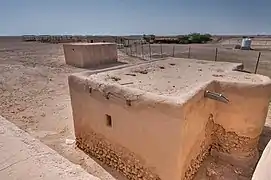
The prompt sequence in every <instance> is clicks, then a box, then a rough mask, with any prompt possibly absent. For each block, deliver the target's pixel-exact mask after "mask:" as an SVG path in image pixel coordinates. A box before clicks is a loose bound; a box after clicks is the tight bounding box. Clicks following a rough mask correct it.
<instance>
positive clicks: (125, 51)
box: [124, 45, 128, 55]
mask: <svg viewBox="0 0 271 180" xmlns="http://www.w3.org/2000/svg"><path fill="white" fill-rule="evenodd" d="M124 48H125V53H126V54H127V55H128V51H127V45H125V47H124Z"/></svg>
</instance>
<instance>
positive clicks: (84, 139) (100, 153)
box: [76, 130, 160, 180]
mask: <svg viewBox="0 0 271 180" xmlns="http://www.w3.org/2000/svg"><path fill="white" fill-rule="evenodd" d="M76 145H77V146H78V147H79V148H80V149H82V150H83V151H84V152H86V153H87V154H89V155H90V156H93V157H95V158H97V159H99V160H100V161H101V162H103V163H104V164H106V165H108V166H110V167H112V168H114V169H115V170H117V171H118V172H121V173H122V174H123V175H124V176H126V177H127V178H128V179H131V180H137V179H144V180H160V178H159V177H158V176H157V175H156V174H154V173H153V172H152V170H151V169H149V168H146V167H144V161H143V160H142V159H140V158H139V157H137V156H136V155H135V154H134V153H132V152H131V151H129V150H127V149H126V148H124V147H122V146H120V145H116V144H113V143H112V142H109V141H108V140H107V139H106V138H104V137H103V136H102V135H99V134H97V133H95V132H94V131H92V130H89V131H88V132H80V135H78V136H77V137H76Z"/></svg>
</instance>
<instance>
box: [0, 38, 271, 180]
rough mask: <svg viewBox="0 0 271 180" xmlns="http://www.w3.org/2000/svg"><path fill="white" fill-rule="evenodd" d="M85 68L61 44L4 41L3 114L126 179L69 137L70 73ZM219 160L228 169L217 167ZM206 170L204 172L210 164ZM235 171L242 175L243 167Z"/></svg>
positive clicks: (0, 66)
mask: <svg viewBox="0 0 271 180" xmlns="http://www.w3.org/2000/svg"><path fill="white" fill-rule="evenodd" d="M186 48H187V47H186ZM119 59H121V61H123V62H129V63H138V62H142V61H141V60H139V59H135V58H130V57H127V56H125V55H124V54H119ZM268 63H270V62H268ZM264 67H266V68H267V70H268V68H269V67H267V66H263V68H264ZM270 67H271V66H270ZM83 70H84V69H80V68H74V67H71V66H68V65H66V64H65V62H64V55H63V50H62V45H60V44H42V43H32V42H31V43H30V42H19V41H12V42H1V41H0V102H1V103H0V114H1V115H2V116H4V117H5V118H7V119H8V120H10V121H11V122H13V123H15V124H16V125H17V126H19V127H20V128H21V129H23V130H25V131H27V132H29V133H30V134H31V135H32V136H34V137H36V138H38V139H40V140H41V141H42V142H43V143H45V144H46V145H48V146H49V147H51V148H52V149H54V150H56V151H57V152H58V153H59V154H61V155H63V156H64V157H66V158H67V159H69V160H70V161H72V162H73V163H75V164H80V165H81V166H82V167H84V168H85V169H86V170H87V171H88V172H89V173H91V174H93V175H95V176H97V177H99V178H101V179H115V178H116V179H118V180H123V179H125V178H123V177H122V176H121V175H119V174H118V173H116V172H114V171H112V170H111V169H110V168H107V167H103V168H106V170H107V171H108V172H109V173H111V174H109V173H108V172H106V171H104V170H103V168H102V167H101V166H100V165H98V164H97V163H95V162H94V160H93V159H91V158H89V157H88V156H87V155H85V154H84V153H82V152H81V151H80V150H78V149H77V148H75V147H74V144H69V143H66V139H74V134H73V122H72V114H71V113H72V112H71V106H70V97H69V90H68V85H67V77H68V75H69V74H71V73H74V72H80V71H83ZM267 70H266V71H267ZM267 72H269V71H267ZM269 73H271V70H270V72H269ZM270 119H271V115H270V113H269V115H268V121H267V124H269V125H270V126H271V121H270ZM270 132H271V131H270V128H268V127H266V128H265V129H264V132H263V135H262V139H261V143H260V149H262V148H263V147H264V146H265V145H266V144H267V142H268V140H269V139H270V135H271V133H270ZM210 161H212V163H209V164H211V165H213V166H211V167H210V166H208V168H209V169H211V170H208V171H210V172H212V173H215V174H216V173H222V174H223V172H228V171H229V172H228V173H227V174H230V175H232V172H233V171H234V169H233V168H232V167H229V168H227V166H228V165H223V163H222V165H221V162H216V161H215V160H213V159H212V160H210ZM216 166H220V167H221V168H222V169H223V168H224V169H225V168H226V170H225V171H223V170H221V168H214V167H216ZM214 169H215V170H214ZM216 171H219V172H216ZM220 171H221V172H220ZM202 172H205V173H206V169H205V170H202ZM236 172H237V173H235V172H234V173H235V174H237V175H238V173H239V171H236ZM234 173H233V174H234ZM249 174H251V173H249ZM112 175H113V176H114V177H113V176H112ZM246 176H249V175H247V174H246ZM216 177H217V176H216ZM225 177H228V176H225ZM234 177H236V176H234ZM225 179H233V178H232V177H230V178H229V177H228V178H225Z"/></svg>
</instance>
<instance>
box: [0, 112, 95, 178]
mask: <svg viewBox="0 0 271 180" xmlns="http://www.w3.org/2000/svg"><path fill="white" fill-rule="evenodd" d="M0 177H1V178H0V179H3V180H4V179H5V180H8V179H16V180H26V179H27V180H38V179H40V180H54V179H61V180H85V179H89V180H99V179H98V178H96V177H94V176H92V175H90V174H88V173H87V172H85V171H84V170H83V169H82V168H81V167H80V166H78V165H74V164H72V163H71V162H69V161H68V160H67V159H65V158H63V157H62V156H60V155H59V154H57V152H55V151H53V150H52V149H50V148H49V147H47V146H46V145H44V144H42V143H41V142H40V141H38V140H36V139H34V138H32V137H31V136H30V135H29V134H27V133H26V132H24V131H22V130H20V129H19V128H18V127H16V126H15V125H14V124H12V123H10V122H9V121H7V120H6V119H4V118H3V117H1V116H0Z"/></svg>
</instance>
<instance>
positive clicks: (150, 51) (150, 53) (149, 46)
mask: <svg viewBox="0 0 271 180" xmlns="http://www.w3.org/2000/svg"><path fill="white" fill-rule="evenodd" d="M149 53H150V60H151V43H149Z"/></svg>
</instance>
